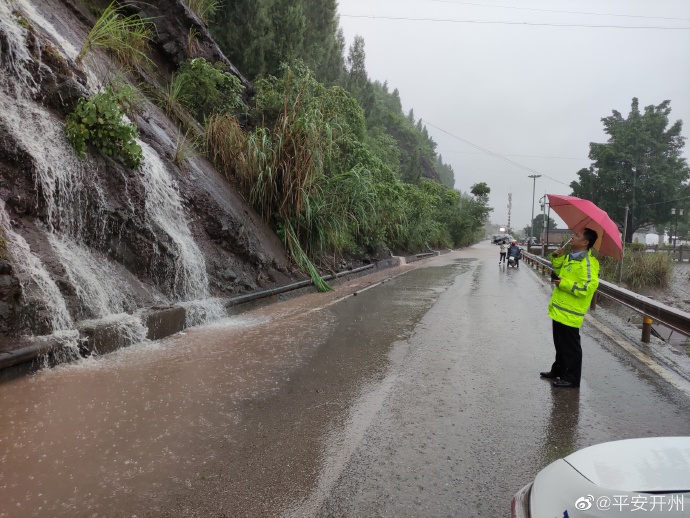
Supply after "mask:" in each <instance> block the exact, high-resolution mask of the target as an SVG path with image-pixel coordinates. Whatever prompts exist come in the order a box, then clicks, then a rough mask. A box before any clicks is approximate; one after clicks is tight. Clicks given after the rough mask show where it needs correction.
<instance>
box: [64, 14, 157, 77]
mask: <svg viewBox="0 0 690 518" xmlns="http://www.w3.org/2000/svg"><path fill="white" fill-rule="evenodd" d="M151 28H152V23H150V21H149V20H148V19H145V18H141V17H140V16H139V15H136V14H133V15H131V16H125V15H123V14H121V13H120V12H119V11H118V5H117V3H116V2H112V3H111V4H110V5H109V6H108V7H106V8H105V10H104V11H103V14H101V16H100V18H98V20H97V21H96V24H95V25H94V26H93V28H92V29H91V32H89V34H88V36H87V37H86V41H85V42H84V46H83V47H82V48H81V50H80V51H79V55H78V56H77V59H76V62H77V64H79V63H81V62H82V61H83V59H84V57H85V56H86V55H87V54H88V53H89V52H90V51H91V50H92V49H94V48H101V49H104V50H107V51H110V52H112V53H113V54H114V55H115V57H116V59H117V60H118V61H119V62H120V63H121V64H123V65H133V64H138V63H141V62H145V63H151V60H150V59H149V58H148V56H147V55H146V53H145V51H146V49H147V48H148V43H149V41H151Z"/></svg>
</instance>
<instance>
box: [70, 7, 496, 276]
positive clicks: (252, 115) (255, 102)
mask: <svg viewBox="0 0 690 518" xmlns="http://www.w3.org/2000/svg"><path fill="white" fill-rule="evenodd" d="M184 1H185V4H186V5H187V6H188V7H189V8H190V9H191V10H192V11H194V12H195V13H196V14H197V16H199V18H201V19H202V20H205V21H209V22H210V24H211V29H212V30H213V31H214V32H215V36H216V38H218V40H219V41H220V43H221V45H222V46H223V47H224V50H225V51H226V53H228V55H229V56H230V58H231V61H232V62H233V63H234V64H235V65H237V66H239V68H240V69H241V70H242V71H243V72H244V73H245V74H246V75H247V76H248V77H249V78H250V79H251V80H252V81H253V83H254V90H255V91H254V92H252V96H251V97H248V96H247V94H246V92H245V91H244V87H243V85H242V82H241V81H240V79H239V78H238V77H236V76H235V75H234V74H232V73H230V72H229V71H228V70H227V68H226V67H225V65H224V64H223V63H220V62H218V63H211V62H208V61H206V60H205V59H204V58H202V57H198V56H194V55H193V52H194V50H195V49H197V50H198V47H197V46H196V44H195V39H196V33H193V32H192V31H191V30H190V32H189V37H188V38H187V41H185V42H184V43H185V45H186V48H187V49H188V50H189V51H190V53H192V55H191V56H190V58H189V59H188V60H186V61H184V62H183V63H182V64H181V65H180V66H179V67H178V68H177V69H176V70H174V71H173V72H172V74H171V75H170V77H169V80H168V82H167V84H166V85H165V86H164V87H163V88H161V89H152V88H150V87H147V88H143V89H142V91H143V93H144V94H145V95H146V96H147V97H148V98H149V99H152V100H153V101H154V102H156V103H157V104H158V105H159V106H160V107H161V108H162V109H163V110H164V111H165V112H166V113H167V114H168V116H170V117H171V119H172V120H173V121H174V122H175V123H176V124H177V125H178V134H177V137H176V146H175V152H174V157H173V161H174V162H175V163H176V164H177V165H178V166H180V167H183V165H184V164H185V162H186V161H187V160H189V159H190V158H192V157H193V156H195V155H196V154H198V153H206V154H207V156H208V158H209V159H211V160H212V161H213V162H214V163H215V164H216V166H217V168H218V169H219V170H220V171H221V172H222V173H224V174H225V175H226V177H227V178H228V179H229V180H230V181H232V182H233V183H235V184H236V185H237V187H238V189H239V190H240V191H241V193H242V194H243V195H244V197H245V198H246V199H247V200H248V202H249V203H250V204H251V205H252V206H253V207H254V208H255V209H256V210H257V212H258V213H259V214H260V215H261V217H262V218H263V219H264V221H265V222H266V223H267V224H269V225H270V226H271V227H272V228H274V229H275V231H276V233H277V234H278V235H279V236H280V238H281V239H282V240H283V243H284V245H285V248H286V250H287V252H288V253H289V255H290V256H291V257H292V259H293V260H294V262H295V263H296V264H297V265H298V266H299V268H300V269H301V270H303V271H304V272H306V273H309V274H310V275H311V276H312V277H313V278H314V280H315V282H317V283H318V280H319V279H320V278H319V276H318V273H317V270H316V267H315V265H318V266H319V267H321V268H324V267H325V268H328V267H329V265H333V264H334V263H335V262H336V260H337V259H338V258H339V257H341V256H350V257H363V256H365V255H370V254H374V255H378V254H380V253H381V252H382V251H384V250H386V249H388V250H391V251H392V252H394V253H412V252H418V251H422V250H428V249H430V248H441V247H445V248H453V247H458V246H464V245H468V244H471V243H473V242H476V241H477V240H478V239H479V238H480V237H481V234H482V231H483V230H482V229H483V225H484V222H485V221H486V219H487V216H488V214H489V212H490V211H491V209H490V208H489V207H488V194H489V192H490V189H489V187H488V186H486V185H485V184H482V185H479V186H473V188H472V189H471V192H469V193H462V192H460V191H456V190H454V189H453V186H454V184H455V174H454V171H453V169H452V168H451V167H450V166H449V165H447V164H444V162H443V159H442V157H441V156H440V155H438V154H437V153H436V143H435V142H434V141H433V139H432V138H431V137H430V136H429V134H428V132H427V130H426V127H425V126H424V125H423V123H422V121H421V120H417V119H416V118H415V116H414V112H413V111H412V110H410V111H409V112H408V113H403V110H402V101H401V99H400V94H399V92H398V91H397V90H395V89H394V90H393V91H390V90H389V88H388V85H387V84H386V83H385V82H384V83H380V82H372V81H371V80H370V79H369V78H368V75H367V72H366V69H365V66H364V61H365V55H364V41H363V40H362V39H361V38H357V39H356V40H355V42H354V44H353V45H352V47H351V48H350V49H349V52H348V55H347V57H345V49H344V44H343V39H342V34H341V33H340V32H339V31H338V26H337V25H338V24H337V17H336V2H335V1H334V0H333V1H331V0H328V1H325V2H314V1H311V0H303V1H298V2H288V1H284V0H272V1H270V2H269V1H264V0H260V1H257V2H241V4H242V5H236V6H235V5H234V4H233V5H229V4H228V3H220V2H218V1H213V0H184ZM154 22H155V20H147V19H143V18H140V17H138V16H136V15H133V16H126V15H124V14H123V13H122V12H121V11H120V9H119V8H118V4H117V3H115V2H114V3H112V4H110V6H108V8H106V9H105V10H104V11H103V13H102V15H101V16H100V18H99V20H98V21H97V22H96V24H95V26H94V28H93V29H92V31H91V32H90V34H89V36H88V37H87V40H86V42H85V44H84V46H83V48H82V49H81V52H80V53H79V57H78V61H79V62H81V61H82V60H83V59H84V57H85V56H86V55H88V53H89V52H90V51H91V50H92V49H94V48H103V49H105V50H107V51H108V52H110V53H111V54H112V55H113V56H114V57H115V58H116V59H117V61H118V62H119V63H120V65H121V67H122V73H121V74H116V75H115V79H113V80H110V81H109V82H108V85H107V86H106V87H105V88H104V89H103V90H102V91H101V92H99V93H97V94H94V95H93V96H91V98H89V99H82V100H81V101H80V102H79V105H78V107H77V109H76V110H75V111H74V113H72V114H70V115H69V117H68V120H67V125H66V135H67V138H68V140H69V141H70V142H71V143H72V144H73V145H74V147H75V149H76V151H77V153H78V154H79V155H81V156H84V155H85V154H86V151H87V149H88V147H89V146H93V147H95V148H97V149H99V150H100V151H102V152H103V153H104V154H106V155H110V156H115V155H116V156H120V157H121V158H122V160H123V162H124V163H125V164H126V165H127V166H128V167H131V168H137V167H138V166H139V163H140V161H141V149H140V148H139V146H138V145H137V144H136V141H135V139H136V125H134V124H131V123H129V122H127V121H126V120H125V119H124V117H123V115H124V114H125V113H126V114H127V116H128V117H129V118H130V119H131V120H135V121H136V117H137V114H138V111H137V107H138V106H139V105H140V102H141V92H140V91H139V90H138V89H137V88H135V87H133V86H131V84H130V83H129V82H128V81H127V80H125V79H124V77H125V76H126V74H127V73H131V72H132V71H136V70H137V66H138V65H140V64H142V63H144V62H150V61H149V58H148V57H147V56H146V52H147V46H148V42H149V41H150V38H151V34H152V32H151V31H152V30H154V29H155V27H154V25H153V23H154ZM233 31H234V32H233ZM238 35H249V36H250V37H249V38H247V39H244V40H243V41H242V42H241V43H242V44H241V45H240V47H237V48H230V47H229V45H230V44H233V42H235V40H234V39H233V38H236V37H237V36H238ZM238 52H239V53H238ZM296 56H301V59H297V57H296ZM243 67H244V68H243ZM128 71H129V72H128ZM475 187H477V188H476V189H475ZM320 288H321V289H327V286H326V285H325V284H323V285H321V286H320Z"/></svg>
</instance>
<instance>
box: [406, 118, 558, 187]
mask: <svg viewBox="0 0 690 518" xmlns="http://www.w3.org/2000/svg"><path fill="white" fill-rule="evenodd" d="M419 122H420V123H423V124H426V125H427V126H431V127H432V128H436V129H437V130H439V131H442V132H443V133H445V134H446V135H450V136H451V137H453V138H456V139H458V140H459V141H461V142H464V143H465V144H467V145H468V146H472V147H473V148H475V149H478V150H480V151H483V152H484V153H486V154H487V155H491V156H493V157H494V158H498V159H499V160H503V161H504V162H508V163H509V164H512V165H514V166H517V167H520V168H521V169H524V170H525V171H529V172H531V173H536V174H540V175H542V176H544V177H545V178H548V179H550V180H553V181H554V182H556V183H560V184H562V185H565V186H567V187H570V184H567V183H564V182H561V181H560V180H556V179H555V178H553V177H551V176H549V175H547V174H544V173H541V172H539V171H537V170H535V169H532V168H531V167H527V166H526V165H522V164H519V163H517V162H515V161H513V160H511V159H510V158H506V157H504V156H503V155H499V154H498V153H494V152H493V151H489V150H488V149H485V148H483V147H481V146H478V145H477V144H473V143H472V142H470V141H469V140H466V139H464V138H462V137H458V136H457V135H454V134H452V133H451V132H449V131H446V130H444V129H443V128H439V127H438V126H435V125H433V124H431V123H430V122H429V121H425V120H423V119H419Z"/></svg>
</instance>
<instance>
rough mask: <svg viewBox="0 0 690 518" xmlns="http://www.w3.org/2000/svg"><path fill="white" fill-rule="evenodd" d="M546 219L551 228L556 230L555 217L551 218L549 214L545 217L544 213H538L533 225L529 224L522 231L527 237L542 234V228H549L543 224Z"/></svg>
mask: <svg viewBox="0 0 690 518" xmlns="http://www.w3.org/2000/svg"><path fill="white" fill-rule="evenodd" d="M545 219H546V224H547V226H548V229H549V230H554V229H555V228H557V224H556V221H555V220H554V219H553V218H550V217H548V216H546V217H544V214H537V215H536V216H534V219H533V220H532V225H531V226H530V225H527V226H526V227H525V228H523V229H522V233H523V234H524V235H525V237H527V236H530V237H539V236H540V235H541V232H542V229H544V228H547V227H544V226H543V225H544V220H545ZM533 229H534V230H533ZM533 232H534V233H533Z"/></svg>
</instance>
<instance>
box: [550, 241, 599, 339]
mask: <svg viewBox="0 0 690 518" xmlns="http://www.w3.org/2000/svg"><path fill="white" fill-rule="evenodd" d="M550 258H551V264H552V265H553V270H554V271H555V272H556V274H557V275H558V276H559V277H560V278H561V282H560V284H559V285H558V286H554V289H553V293H552V294H551V302H549V316H550V317H551V318H552V319H554V320H555V321H556V322H560V323H561V324H564V325H566V326H569V327H578V328H579V327H582V322H583V321H584V318H585V313H587V310H588V309H589V304H590V303H591V302H592V297H593V296H594V292H595V291H596V290H597V287H598V286H599V261H598V260H597V258H596V257H594V256H593V255H592V252H591V251H590V250H587V253H585V254H583V256H582V257H579V258H578V259H570V256H569V255H568V254H566V255H562V256H560V257H555V256H554V255H553V254H551V256H550Z"/></svg>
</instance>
